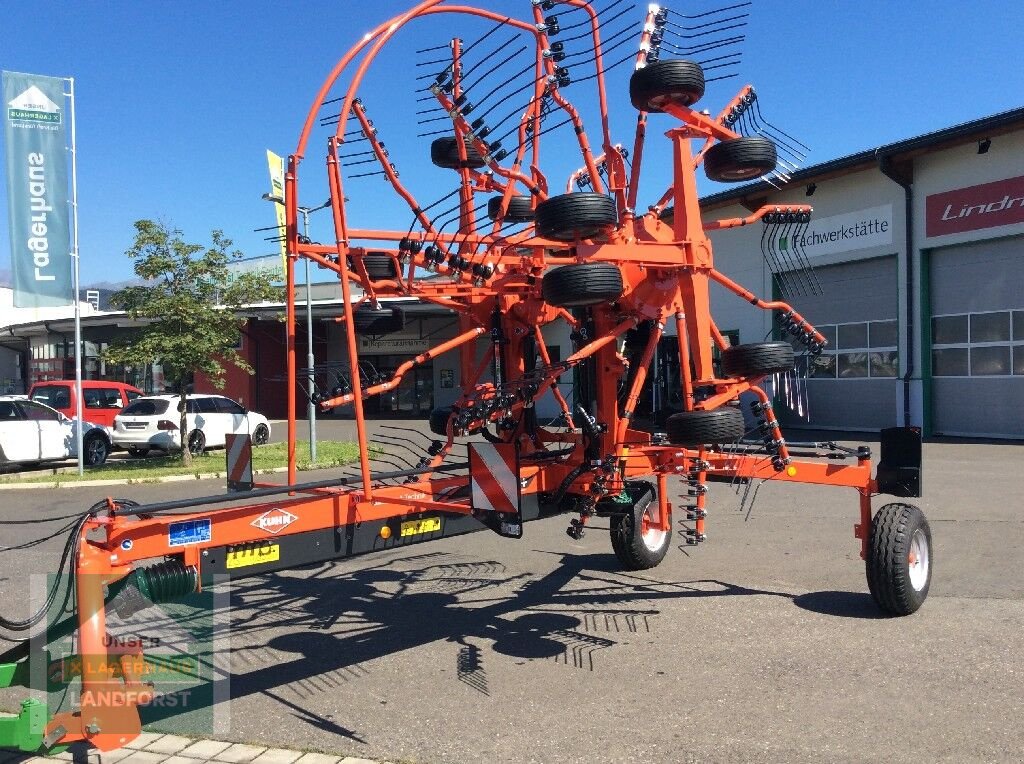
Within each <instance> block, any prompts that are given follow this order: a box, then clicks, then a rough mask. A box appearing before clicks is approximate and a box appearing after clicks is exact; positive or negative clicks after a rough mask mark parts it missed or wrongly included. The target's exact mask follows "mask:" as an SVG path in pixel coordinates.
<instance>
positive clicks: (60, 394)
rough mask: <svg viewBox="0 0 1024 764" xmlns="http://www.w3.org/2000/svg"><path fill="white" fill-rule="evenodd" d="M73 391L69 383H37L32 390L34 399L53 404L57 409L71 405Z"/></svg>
mask: <svg viewBox="0 0 1024 764" xmlns="http://www.w3.org/2000/svg"><path fill="white" fill-rule="evenodd" d="M70 399H71V391H70V390H68V386H67V385H37V386H36V387H35V388H34V389H33V390H32V400H34V401H39V402H40V403H45V404H46V405H47V406H53V407H54V408H55V409H61V408H67V407H68V406H70V405H71V400H70Z"/></svg>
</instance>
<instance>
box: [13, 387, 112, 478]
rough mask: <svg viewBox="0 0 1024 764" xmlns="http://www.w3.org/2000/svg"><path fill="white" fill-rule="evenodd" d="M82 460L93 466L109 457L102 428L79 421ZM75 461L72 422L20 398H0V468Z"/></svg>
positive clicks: (76, 441)
mask: <svg viewBox="0 0 1024 764" xmlns="http://www.w3.org/2000/svg"><path fill="white" fill-rule="evenodd" d="M82 436H83V437H82V444H83V449H82V453H83V459H82V461H83V462H84V464H85V465H86V466H88V467H97V466H99V465H100V464H103V462H105V461H106V460H107V456H108V455H109V454H110V436H109V435H108V434H107V430H106V428H105V427H101V426H100V425H96V424H93V423H92V422H83V429H82ZM77 458H78V438H77V429H76V427H75V420H73V419H68V418H67V417H66V416H64V415H63V414H61V413H60V412H59V411H57V410H55V409H52V408H50V407H49V406H46V405H44V404H42V403H38V402H36V401H30V400H27V399H26V398H24V397H23V396H17V395H0V467H4V466H7V465H12V464H35V463H38V462H51V461H63V460H65V459H77Z"/></svg>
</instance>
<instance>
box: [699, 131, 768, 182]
mask: <svg viewBox="0 0 1024 764" xmlns="http://www.w3.org/2000/svg"><path fill="white" fill-rule="evenodd" d="M778 163H779V154H778V151H776V149H775V144H774V143H772V142H771V141H770V140H768V139H767V138H759V137H757V136H743V137H740V138H732V139H730V140H726V141H720V142H719V143H716V144H715V145H714V146H712V147H711V148H710V149H708V152H707V153H706V154H705V155H704V174H705V175H707V176H708V179H709V180H716V181H719V182H721V183H740V182H742V181H745V180H753V179H754V178H759V177H761V176H762V175H764V174H765V173H769V172H771V171H772V170H774V169H775V166H776V165H777V164H778Z"/></svg>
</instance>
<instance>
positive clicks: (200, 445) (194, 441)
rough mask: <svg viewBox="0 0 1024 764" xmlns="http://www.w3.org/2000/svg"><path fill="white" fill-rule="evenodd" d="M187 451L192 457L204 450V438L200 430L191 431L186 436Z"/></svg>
mask: <svg viewBox="0 0 1024 764" xmlns="http://www.w3.org/2000/svg"><path fill="white" fill-rule="evenodd" d="M188 450H189V453H191V454H192V455H193V456H198V455H199V454H201V453H203V451H205V450H206V436H205V435H203V431H202V430H192V432H190V433H189V434H188Z"/></svg>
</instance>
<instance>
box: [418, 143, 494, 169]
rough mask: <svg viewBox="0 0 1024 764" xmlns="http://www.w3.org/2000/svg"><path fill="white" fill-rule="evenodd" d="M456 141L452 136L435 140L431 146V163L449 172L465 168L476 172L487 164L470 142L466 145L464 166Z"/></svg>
mask: <svg viewBox="0 0 1024 764" xmlns="http://www.w3.org/2000/svg"><path fill="white" fill-rule="evenodd" d="M455 140H456V139H455V138H453V137H451V136H447V137H444V138H437V139H436V140H434V141H433V142H432V143H431V144H430V161H431V162H433V163H434V164H435V165H436V166H437V167H444V168H445V169H448V170H459V169H462V168H463V167H468V168H470V169H474V170H476V169H479V168H481V167H483V166H484V165H485V164H487V163H486V162H484V159H483V157H482V156H480V152H479V151H477V150H476V147H475V146H473V144H472V143H468V142H467V143H466V162H465V164H463V163H462V162H461V161H460V160H459V148H458V144H457V143H456V142H455Z"/></svg>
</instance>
